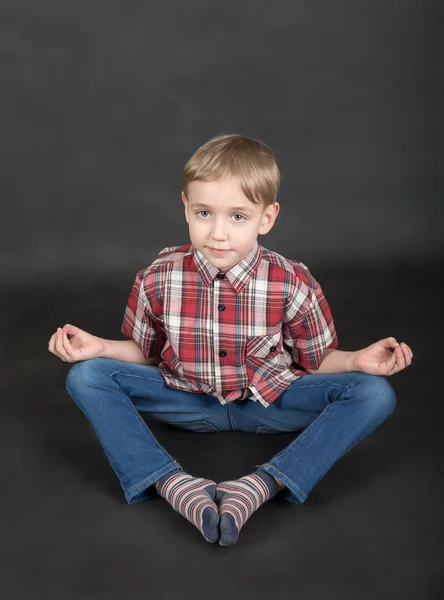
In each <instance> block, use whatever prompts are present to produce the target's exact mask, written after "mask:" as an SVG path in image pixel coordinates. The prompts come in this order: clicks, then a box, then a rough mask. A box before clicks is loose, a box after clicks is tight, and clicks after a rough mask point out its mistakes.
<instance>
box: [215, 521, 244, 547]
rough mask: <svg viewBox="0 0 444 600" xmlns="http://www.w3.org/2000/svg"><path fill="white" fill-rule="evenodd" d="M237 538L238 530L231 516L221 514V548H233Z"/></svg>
mask: <svg viewBox="0 0 444 600" xmlns="http://www.w3.org/2000/svg"><path fill="white" fill-rule="evenodd" d="M238 538H239V530H238V528H237V527H236V523H235V521H234V518H233V517H232V515H230V514H228V513H222V515H221V517H220V538H219V544H220V545H221V546H234V544H235V543H236V542H237V540H238Z"/></svg>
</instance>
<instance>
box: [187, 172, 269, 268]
mask: <svg viewBox="0 0 444 600" xmlns="http://www.w3.org/2000/svg"><path fill="white" fill-rule="evenodd" d="M187 195H188V197H187V196H185V194H184V193H183V192H182V201H183V203H184V205H185V218H186V220H187V223H188V225H189V227H190V239H191V243H192V244H193V246H194V247H195V248H196V249H197V250H199V252H201V253H202V254H203V255H204V256H205V258H206V259H207V260H208V261H209V262H210V263H211V264H212V265H214V266H215V267H217V268H218V269H219V270H220V271H228V270H229V269H231V267H234V265H236V264H237V263H238V262H239V261H241V260H242V259H243V258H244V257H245V256H246V255H247V254H248V253H249V252H250V250H251V248H252V247H253V246H254V244H255V242H256V239H257V236H258V235H264V234H266V233H268V232H269V231H270V229H271V228H272V227H273V225H274V222H275V220H276V217H277V215H278V213H279V204H278V203H277V202H275V203H274V204H271V205H270V206H267V207H265V206H264V205H263V204H254V203H253V202H251V201H250V200H248V198H247V197H246V196H244V194H243V192H242V190H241V187H240V185H239V182H238V180H237V179H236V178H234V177H231V178H227V179H221V180H219V181H192V182H191V183H190V184H189V185H188V190H187Z"/></svg>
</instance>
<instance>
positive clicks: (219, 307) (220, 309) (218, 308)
mask: <svg viewBox="0 0 444 600" xmlns="http://www.w3.org/2000/svg"><path fill="white" fill-rule="evenodd" d="M217 310H218V311H220V312H223V311H224V310H225V304H219V306H218V307H217Z"/></svg>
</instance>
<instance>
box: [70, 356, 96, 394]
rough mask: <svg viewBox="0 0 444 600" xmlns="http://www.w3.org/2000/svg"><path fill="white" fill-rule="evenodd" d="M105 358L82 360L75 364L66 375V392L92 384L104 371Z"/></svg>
mask: <svg viewBox="0 0 444 600" xmlns="http://www.w3.org/2000/svg"><path fill="white" fill-rule="evenodd" d="M104 360H105V359H103V358H91V359H89V360H81V361H79V362H76V363H74V364H73V366H72V367H71V368H70V370H69V371H68V373H67V375H66V390H67V392H71V391H73V390H75V389H76V388H77V387H78V386H79V385H80V386H82V387H83V388H84V387H85V386H88V385H90V384H92V383H93V382H94V381H96V380H97V377H98V376H99V375H100V373H101V372H102V371H103V361H104Z"/></svg>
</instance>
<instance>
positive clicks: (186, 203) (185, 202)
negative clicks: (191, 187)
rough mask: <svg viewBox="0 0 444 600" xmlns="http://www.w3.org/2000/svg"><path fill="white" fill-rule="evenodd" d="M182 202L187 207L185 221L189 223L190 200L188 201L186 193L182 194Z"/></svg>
mask: <svg viewBox="0 0 444 600" xmlns="http://www.w3.org/2000/svg"><path fill="white" fill-rule="evenodd" d="M182 202H183V204H184V206H185V219H186V221H187V223H189V221H188V200H187V197H186V196H185V192H182Z"/></svg>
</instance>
